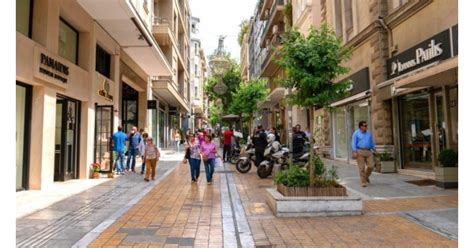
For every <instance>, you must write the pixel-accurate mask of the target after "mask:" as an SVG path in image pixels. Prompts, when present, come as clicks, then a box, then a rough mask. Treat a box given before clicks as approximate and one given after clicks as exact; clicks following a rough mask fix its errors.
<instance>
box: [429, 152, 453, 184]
mask: <svg viewBox="0 0 474 248" xmlns="http://www.w3.org/2000/svg"><path fill="white" fill-rule="evenodd" d="M438 161H439V163H438V166H435V167H434V169H435V174H436V186H438V187H441V188H445V189H446V188H457V187H458V167H457V166H458V154H457V153H456V152H455V151H454V150H452V149H446V150H443V151H441V152H440V153H439V154H438Z"/></svg>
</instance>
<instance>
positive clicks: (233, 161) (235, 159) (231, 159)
mask: <svg viewBox="0 0 474 248" xmlns="http://www.w3.org/2000/svg"><path fill="white" fill-rule="evenodd" d="M237 162H239V158H236V157H231V158H230V163H231V164H237Z"/></svg>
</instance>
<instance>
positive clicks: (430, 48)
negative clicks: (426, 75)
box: [387, 29, 451, 79]
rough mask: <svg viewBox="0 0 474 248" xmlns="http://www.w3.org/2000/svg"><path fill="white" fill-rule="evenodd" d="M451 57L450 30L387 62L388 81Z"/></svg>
mask: <svg viewBox="0 0 474 248" xmlns="http://www.w3.org/2000/svg"><path fill="white" fill-rule="evenodd" d="M450 57H451V43H450V38H449V29H448V30H446V31H443V32H441V33H439V34H437V35H435V36H433V37H431V38H429V39H427V40H425V41H423V42H421V43H420V44H418V45H416V46H414V47H412V48H410V49H408V50H406V51H404V52H402V53H400V54H399V55H397V56H394V57H392V58H390V59H389V60H387V72H388V79H391V78H395V77H398V76H400V75H403V74H405V73H407V72H410V71H413V70H415V69H418V68H420V67H422V66H424V65H427V64H430V63H433V62H435V61H438V60H444V59H448V58H450Z"/></svg>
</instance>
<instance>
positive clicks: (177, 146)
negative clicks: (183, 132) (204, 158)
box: [175, 140, 180, 152]
mask: <svg viewBox="0 0 474 248" xmlns="http://www.w3.org/2000/svg"><path fill="white" fill-rule="evenodd" d="M179 142H180V141H179V140H178V141H175V143H176V146H175V148H176V151H177V152H179Z"/></svg>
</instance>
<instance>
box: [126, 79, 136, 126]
mask: <svg viewBox="0 0 474 248" xmlns="http://www.w3.org/2000/svg"><path fill="white" fill-rule="evenodd" d="M122 85H123V86H122V122H123V123H122V126H123V128H124V132H125V133H129V132H130V130H132V127H134V126H135V127H138V91H136V90H135V89H134V88H132V87H131V86H129V85H128V84H126V83H123V84H122Z"/></svg>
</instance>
